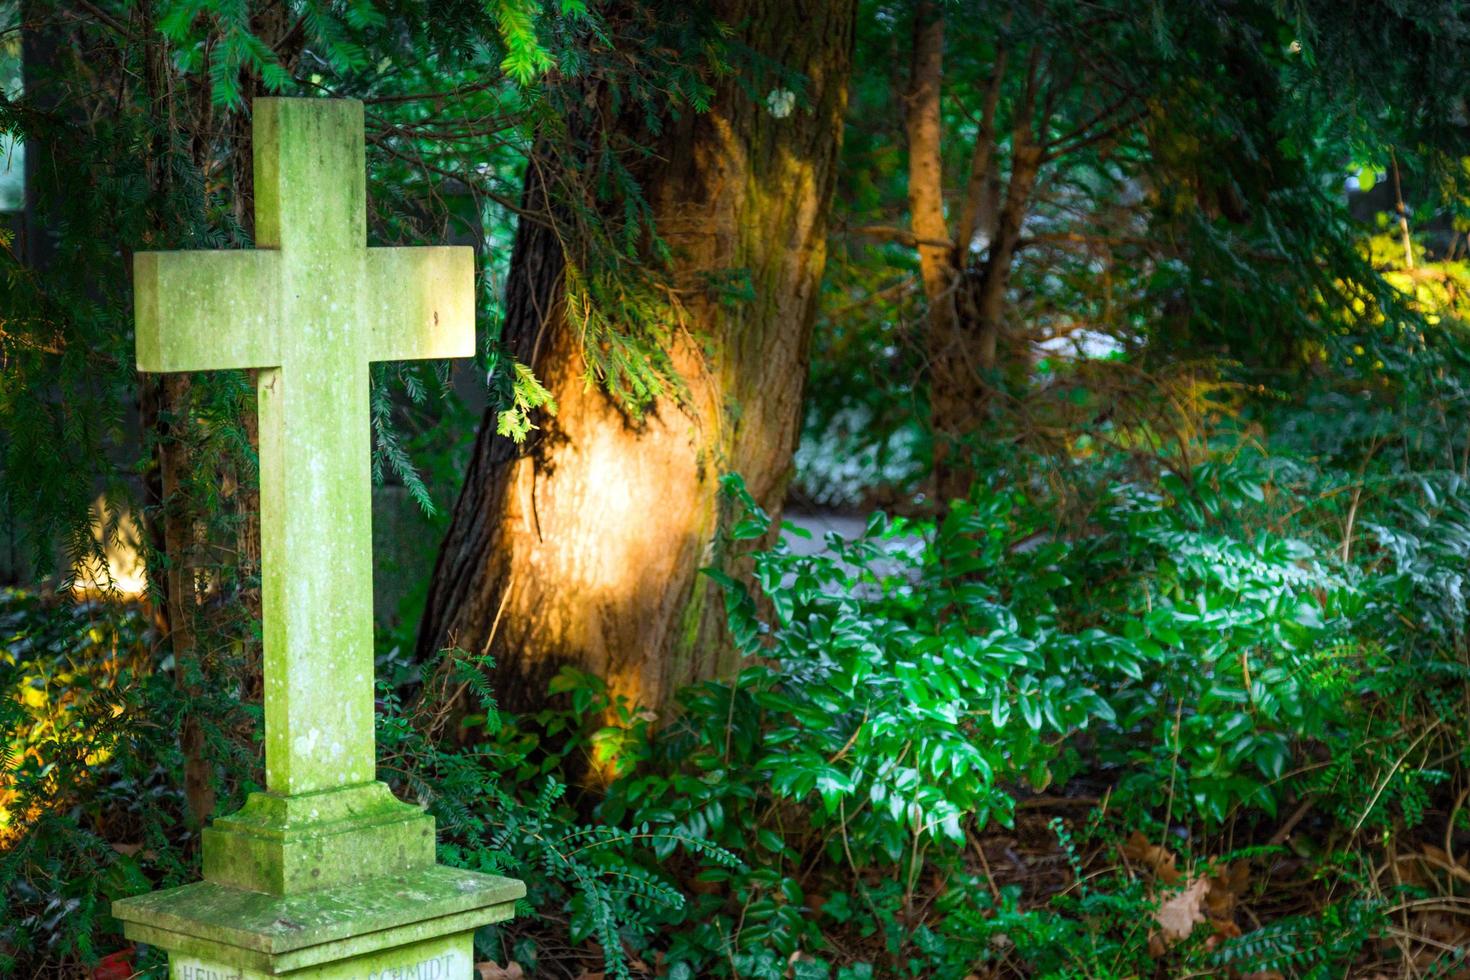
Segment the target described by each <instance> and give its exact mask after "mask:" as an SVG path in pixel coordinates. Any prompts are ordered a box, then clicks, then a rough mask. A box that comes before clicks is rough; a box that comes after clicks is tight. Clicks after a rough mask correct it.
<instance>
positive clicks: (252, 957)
mask: <svg viewBox="0 0 1470 980" xmlns="http://www.w3.org/2000/svg"><path fill="white" fill-rule="evenodd" d="M204 873H205V880H204V881H201V882H198V883H196V884H192V885H184V886H182V887H180V888H172V889H169V890H167V891H160V892H153V893H151V894H148V895H140V896H137V897H135V898H128V899H122V900H120V901H118V902H115V903H113V907H112V914H113V915H114V916H116V917H117V918H118V919H121V920H122V922H123V929H124V932H125V933H126V934H127V936H128V938H129V939H132V940H135V941H137V942H141V943H147V944H149V945H151V946H158V947H160V948H162V949H166V950H167V951H168V953H169V964H170V976H171V977H172V978H173V980H256V978H264V977H293V978H299V980H307V978H310V980H410V978H411V980H467V978H469V977H470V976H471V972H472V969H473V950H472V948H471V937H472V936H473V935H474V931H475V930H476V929H477V928H479V927H480V926H483V925H487V924H489V923H492V922H500V921H503V920H505V919H509V918H510V917H511V916H512V914H513V912H514V906H515V901H516V899H519V898H521V897H523V896H524V895H525V894H526V889H525V886H524V885H522V884H521V883H520V882H519V881H513V880H511V879H509V878H499V877H496V876H494V875H485V874H478V873H475V872H472V871H461V870H459V869H457V868H446V867H442V866H440V865H436V864H435V863H434V819H433V818H432V817H430V816H429V815H428V814H426V813H423V812H422V811H421V810H419V809H418V808H417V807H413V806H409V805H408V804H405V803H400V802H399V801H398V800H396V799H394V797H393V796H392V794H391V793H389V792H388V788H387V787H386V786H384V785H383V784H381V783H367V784H363V785H360V786H350V787H346V788H344V789H340V790H328V791H324V792H320V793H304V794H301V795H299V796H294V797H281V796H273V795H271V794H268V793H256V794H254V795H252V796H251V798H250V800H249V802H247V803H246V805H245V806H244V807H243V808H242V809H241V810H240V812H239V813H236V814H233V815H232V816H229V817H224V818H221V819H220V820H217V821H215V824H214V826H213V827H211V828H209V829H208V830H206V831H205V833H204Z"/></svg>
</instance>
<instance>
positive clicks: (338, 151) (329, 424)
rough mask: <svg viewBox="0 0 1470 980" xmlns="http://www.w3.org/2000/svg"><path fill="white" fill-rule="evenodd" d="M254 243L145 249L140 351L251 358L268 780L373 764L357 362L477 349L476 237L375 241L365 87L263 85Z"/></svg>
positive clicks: (366, 502)
mask: <svg viewBox="0 0 1470 980" xmlns="http://www.w3.org/2000/svg"><path fill="white" fill-rule="evenodd" d="M254 142H255V146H254V152H255V240H256V246H257V247H256V248H255V249H254V250H238V251H220V252H206V251H198V252H140V253H138V254H137V255H136V256H135V261H134V276H135V283H134V288H135V292H136V306H137V308H136V316H137V331H138V333H137V348H138V367H139V369H140V370H143V371H200V370H208V369H218V368H259V369H260V373H259V375H258V381H257V391H258V395H259V418H260V545H261V567H262V616H263V624H264V633H265V636H264V640H265V742H266V745H265V749H266V752H265V756H266V786H267V789H268V790H269V791H270V792H272V793H277V794H281V795H295V794H301V793H310V792H314V791H318V790H326V789H331V788H335V787H342V786H351V785H354V784H360V783H367V782H369V781H371V780H372V779H373V778H374V776H375V772H376V765H375V760H374V750H373V617H372V612H373V610H372V582H373V575H372V552H371V528H370V521H371V497H370V482H369V443H368V434H369V426H370V419H369V413H368V393H369V392H368V388H369V381H368V362H369V361H380V360H407V359H411V358H440V357H466V356H469V355H471V354H473V353H474V322H475V320H474V317H475V313H474V310H475V305H474V258H473V250H472V249H470V248H468V247H450V246H442V247H428V248H368V247H367V215H366V188H365V176H364V175H365V173H366V166H365V160H364V150H363V110H362V104H361V103H360V102H353V101H345V100H326V99H257V100H255V104H254Z"/></svg>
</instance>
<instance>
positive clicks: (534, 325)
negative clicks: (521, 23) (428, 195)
mask: <svg viewBox="0 0 1470 980" xmlns="http://www.w3.org/2000/svg"><path fill="white" fill-rule="evenodd" d="M720 7H721V9H720V10H719V14H718V16H719V17H720V19H721V20H722V21H723V22H725V23H727V24H730V25H732V27H733V28H734V30H735V31H736V35H737V37H736V40H737V42H739V43H743V44H745V45H748V46H750V47H751V48H753V49H754V50H756V51H757V52H759V53H760V54H761V55H762V56H764V57H766V58H769V59H773V60H775V61H778V62H779V63H780V64H782V65H783V66H785V67H786V68H788V69H791V70H794V71H797V72H800V73H802V74H804V75H805V76H806V77H807V78H808V79H809V85H810V88H809V89H808V91H807V95H808V100H807V101H808V104H807V105H802V104H798V105H797V107H796V108H795V110H794V111H793V112H791V113H790V114H789V115H786V116H785V117H784V118H779V117H778V116H777V114H775V113H773V112H772V111H771V109H770V108H769V107H768V106H767V105H766V104H765V103H763V102H760V101H756V100H755V99H753V98H751V96H750V95H749V94H748V93H747V92H746V91H745V90H744V89H742V88H741V86H740V85H739V83H738V81H737V80H735V79H733V78H723V79H720V80H719V82H718V87H717V92H716V96H715V98H714V100H713V106H714V107H713V108H712V109H711V110H710V111H709V112H707V113H704V114H698V115H696V114H689V113H686V114H684V115H683V117H682V118H680V119H678V120H677V121H675V122H673V123H672V124H671V127H670V128H669V130H668V131H667V132H666V133H665V135H664V137H663V139H662V145H661V146H660V147H658V149H659V151H660V152H659V157H658V158H659V159H660V160H662V161H664V162H663V164H662V165H661V167H660V169H658V170H657V171H654V172H650V173H648V174H647V175H646V176H645V180H644V188H643V189H644V193H645V194H646V196H647V197H648V199H649V201H650V203H651V205H652V207H653V209H654V214H655V218H656V223H657V226H658V229H659V233H660V235H661V236H662V237H663V238H664V240H665V241H667V242H668V243H669V245H670V246H672V249H673V253H674V256H675V258H674V267H673V269H672V272H673V278H674V280H675V281H676V283H677V284H678V285H679V286H680V287H682V289H683V290H684V297H683V302H684V306H685V310H686V313H687V326H688V329H683V330H680V331H678V332H677V334H676V336H677V339H676V341H675V343H674V348H673V350H672V351H671V352H670V354H671V357H672V360H673V363H674V365H675V367H676V369H677V370H678V372H679V373H680V375H681V377H682V379H683V381H684V383H685V385H686V386H687V393H688V394H687V398H686V399H685V400H684V401H683V402H681V403H676V402H675V401H673V400H671V399H667V398H666V399H661V400H660V401H659V402H658V403H657V404H656V406H655V407H654V409H653V410H652V411H651V412H650V413H649V414H648V415H647V416H646V417H645V418H644V419H643V420H642V421H641V422H635V421H633V420H630V419H629V418H628V417H627V416H626V415H625V414H624V413H623V412H621V411H620V410H619V409H618V408H617V406H616V405H615V404H614V403H613V401H612V400H611V399H610V398H609V397H608V396H607V395H606V394H605V393H604V392H603V391H601V390H600V389H597V388H595V387H589V386H588V385H587V384H585V381H584V379H585V376H586V370H585V364H584V361H583V354H582V349H581V341H580V338H579V337H578V336H577V333H576V331H574V330H572V329H570V328H569V326H568V321H567V318H566V316H565V313H564V309H563V305H562V304H563V274H564V270H565V265H564V256H563V253H562V250H561V247H560V245H559V244H558V239H557V236H556V234H555V233H553V232H552V231H549V230H547V229H546V228H543V227H540V226H538V225H535V224H533V223H530V222H522V224H521V227H520V229H519V231H518V233H517V237H516V242H515V247H514V253H513V257H512V262H511V273H510V279H509V284H508V287H507V296H506V320H505V326H504V334H503V339H504V340H505V342H506V343H507V344H508V346H509V348H510V350H511V351H512V352H513V353H514V354H515V356H516V357H517V358H518V359H519V360H522V361H524V362H526V363H528V364H530V365H531V366H532V368H533V369H534V370H535V372H536V374H537V376H538V377H539V378H540V379H541V380H542V382H543V383H544V384H545V385H546V386H547V387H548V388H549V389H550V390H551V392H552V394H553V395H554V396H555V398H556V400H557V402H558V404H559V406H560V407H559V411H558V412H557V414H556V415H555V417H553V418H547V419H544V420H543V421H542V422H541V429H540V430H539V431H538V432H536V433H534V434H533V438H532V439H531V440H529V441H528V442H527V444H526V445H525V446H523V447H516V446H515V445H513V444H512V443H511V442H510V441H509V440H508V439H505V438H503V437H499V436H496V435H495V418H494V417H493V413H487V414H486V416H485V418H484V419H483V420H482V423H481V426H480V431H479V434H478V437H477V440H476V444H475V447H474V455H473V459H472V462H471V464H470V468H469V472H468V473H467V474H466V478H465V485H464V488H463V491H462V493H461V496H460V498H459V501H458V503H457V505H456V507H455V510H454V515H453V519H452V522H451V526H450V528H449V531H448V534H447V536H446V538H445V541H444V543H443V546H442V548H441V551H440V554H439V559H438V564H437V567H436V569H435V573H434V577H433V582H432V585H431V589H430V593H429V597H428V603H427V607H426V610H425V614H424V619H423V622H422V624H421V629H420V634H419V650H418V652H419V655H420V656H421V657H423V658H429V657H433V656H434V655H435V654H436V653H437V651H439V650H440V649H442V648H444V647H446V646H457V647H460V648H462V649H465V650H469V651H471V652H474V653H479V652H482V651H488V652H490V653H491V654H493V655H494V656H495V657H496V659H497V662H498V664H499V667H498V670H497V677H496V678H495V682H496V686H497V693H498V695H499V697H500V699H501V702H502V704H503V705H505V706H506V707H508V708H510V709H512V710H523V709H526V708H528V707H531V706H534V705H536V704H538V703H540V702H541V700H542V699H543V697H544V696H545V693H546V684H547V681H548V679H549V678H550V677H551V676H552V675H553V674H555V673H556V671H557V670H558V669H559V668H560V667H561V666H562V665H564V664H570V665H574V666H577V667H579V668H581V669H584V670H587V671H590V672H592V673H595V674H597V675H599V676H601V677H603V678H604V679H606V681H607V682H608V685H609V688H610V690H611V692H612V693H613V694H614V695H621V696H625V697H627V698H629V699H630V700H632V701H634V702H636V703H638V704H642V705H645V706H649V707H652V708H654V709H656V710H663V709H665V708H666V707H667V706H668V704H669V702H670V698H671V695H672V694H673V693H674V691H675V690H676V689H677V688H678V687H679V686H681V685H683V684H686V683H688V682H691V681H694V680H697V679H700V678H706V677H711V676H717V675H721V674H724V673H727V672H728V671H729V670H730V669H731V667H732V666H733V663H734V659H733V658H734V655H733V652H732V651H731V649H730V647H729V644H728V642H727V641H726V639H725V637H724V636H723V610H722V605H721V603H720V601H719V598H718V596H717V594H716V593H715V591H714V588H713V586H712V585H711V584H710V583H709V581H708V580H707V579H706V578H705V577H704V576H702V575H700V574H699V569H700V568H701V567H702V566H704V565H705V564H707V563H708V562H710V561H711V558H712V545H713V542H714V540H715V537H716V531H717V527H718V524H719V521H720V516H721V515H720V502H719V496H718V481H719V478H720V476H721V475H722V474H724V473H727V472H734V473H739V474H741V475H742V476H743V477H744V479H745V481H746V484H747V486H748V488H749V489H750V491H751V493H752V494H753V495H754V496H755V498H756V499H757V500H758V501H760V503H761V504H762V505H763V506H765V507H767V508H768V509H769V510H771V511H772V512H778V511H779V509H780V505H781V500H782V496H783V493H784V490H785V486H786V483H787V480H788V476H789V471H790V466H791V454H792V451H793V449H794V447H795V443H796V438H797V434H798V429H799V425H800V410H801V393H802V386H803V382H804V380H805V376H806V367H807V355H808V342H809V337H810V332H811V326H812V323H813V319H814V316H815V312H816V300H817V291H818V286H819V283H820V280H821V276H822V270H823V266H824V263H825V258H826V242H825V238H826V219H827V212H828V205H829V202H830V198H831V194H832V188H833V181H834V175H835V169H836V159H837V151H838V145H839V140H840V135H841V130H842V117H843V111H844V109H845V107H846V99H847V79H848V73H849V69H850V63H851V48H852V37H853V20H854V4H853V2H852V0H730V2H726V3H723V4H721V5H720ZM764 94H765V93H761V95H764ZM525 195H526V202H525V203H526V205H527V210H528V211H530V212H537V211H542V210H544V209H545V205H546V201H545V197H546V192H545V189H544V186H543V184H542V183H541V177H540V174H539V171H538V170H537V169H536V168H532V170H531V173H530V175H529V176H528V179H527V186H526V189H525ZM740 270H744V271H747V272H748V274H749V277H750V282H751V284H752V286H753V289H754V294H755V296H754V298H753V299H751V300H749V301H740V302H734V303H732V302H730V301H729V300H728V298H725V299H722V298H721V297H720V296H718V295H716V294H715V291H714V290H712V289H711V287H710V286H709V282H710V281H711V274H715V275H716V276H718V274H721V273H732V272H737V271H740Z"/></svg>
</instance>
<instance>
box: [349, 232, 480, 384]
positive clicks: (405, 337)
mask: <svg viewBox="0 0 1470 980" xmlns="http://www.w3.org/2000/svg"><path fill="white" fill-rule="evenodd" d="M367 254H368V263H367V315H368V324H369V329H370V331H371V337H372V340H371V344H372V349H371V351H370V352H369V354H368V357H369V358H371V359H372V360H375V361H409V360H420V359H427V358H438V357H470V356H472V355H473V354H474V353H475V251H474V249H472V248H470V247H468V246H463V245H434V246H429V247H424V248H370V249H368V250H367Z"/></svg>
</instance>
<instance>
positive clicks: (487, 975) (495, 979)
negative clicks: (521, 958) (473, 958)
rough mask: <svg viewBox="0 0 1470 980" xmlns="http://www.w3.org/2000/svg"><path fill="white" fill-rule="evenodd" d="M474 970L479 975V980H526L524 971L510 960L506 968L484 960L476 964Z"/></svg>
mask: <svg viewBox="0 0 1470 980" xmlns="http://www.w3.org/2000/svg"><path fill="white" fill-rule="evenodd" d="M475 970H476V971H477V972H478V973H479V975H480V976H479V980H526V971H525V970H522V969H521V965H520V964H519V963H517V962H516V961H515V960H511V961H510V963H509V964H507V965H506V966H501V965H500V964H499V963H494V962H491V961H490V960H486V961H485V962H483V963H476V964H475Z"/></svg>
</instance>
